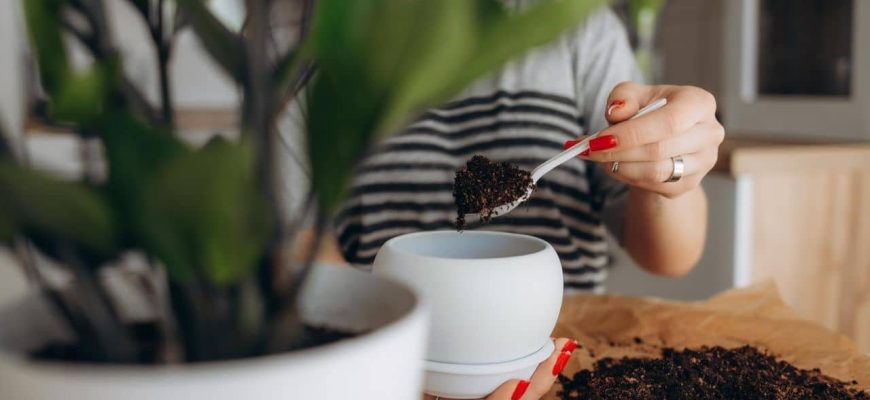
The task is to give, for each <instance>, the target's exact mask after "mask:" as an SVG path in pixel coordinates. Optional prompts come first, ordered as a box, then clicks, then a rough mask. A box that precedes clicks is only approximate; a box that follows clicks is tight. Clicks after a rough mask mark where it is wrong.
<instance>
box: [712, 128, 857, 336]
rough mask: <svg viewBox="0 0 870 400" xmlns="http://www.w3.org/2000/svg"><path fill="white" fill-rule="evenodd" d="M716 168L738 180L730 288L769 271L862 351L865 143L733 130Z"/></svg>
mask: <svg viewBox="0 0 870 400" xmlns="http://www.w3.org/2000/svg"><path fill="white" fill-rule="evenodd" d="M717 173H724V174H729V175H730V176H732V177H733V178H734V179H735V180H736V181H737V182H738V185H736V187H737V193H735V196H736V197H737V199H738V202H737V203H738V206H737V212H736V224H735V226H736V227H735V243H734V245H733V246H734V250H735V259H734V265H733V267H734V277H735V278H734V279H735V282H734V283H735V286H741V285H745V284H749V283H753V282H757V281H761V280H765V279H771V278H772V279H773V280H775V281H776V283H777V285H778V286H779V290H780V292H781V293H782V295H783V297H784V298H785V300H786V301H787V302H788V303H789V304H790V305H791V306H792V307H794V308H795V309H796V310H797V311H798V312H799V313H800V314H801V315H802V316H804V317H806V318H809V319H812V320H814V321H817V322H819V323H822V324H824V325H825V326H827V327H828V328H830V329H833V330H835V331H838V332H840V333H843V334H845V335H848V336H849V337H851V338H852V339H854V340H855V341H856V342H857V343H858V345H859V347H860V349H861V350H862V351H864V352H870V145H868V144H832V143H828V144H825V143H814V144H808V143H789V142H783V141H782V140H777V141H765V140H758V139H739V138H738V139H733V138H732V139H729V140H728V141H727V142H726V144H725V145H723V148H722V156H721V157H720V163H719V166H718V167H717ZM741 199H742V200H741ZM711 229H716V227H713V226H711Z"/></svg>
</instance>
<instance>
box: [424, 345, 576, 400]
mask: <svg viewBox="0 0 870 400" xmlns="http://www.w3.org/2000/svg"><path fill="white" fill-rule="evenodd" d="M553 344H554V345H555V348H554V349H553V353H552V354H550V357H547V359H546V360H544V361H542V362H541V363H540V364H538V368H536V369H535V372H534V373H532V376H531V378H529V380H527V381H525V380H519V379H511V380H509V381H507V382H505V383H503V384H502V385H501V386H499V387H498V388H496V389H495V391H494V392H492V393H490V394H489V396H486V398H485V399H483V400H538V399H540V398H542V397H544V395H546V394H547V393H548V392H549V391H550V388H551V387H552V386H553V384H554V383H556V377H557V376H559V374H560V373H561V372H562V369H564V368H565V365H566V364H567V363H568V360H569V359H570V358H571V354H572V353H574V350H575V349H576V348H577V342H576V341H574V340H571V339H568V338H558V339H554V340H553ZM423 400H447V399H446V398H444V397H438V398H436V397H435V396H432V395H428V394H427V395H423Z"/></svg>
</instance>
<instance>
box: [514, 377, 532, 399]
mask: <svg viewBox="0 0 870 400" xmlns="http://www.w3.org/2000/svg"><path fill="white" fill-rule="evenodd" d="M528 388H529V381H519V382H518V383H517V388H516V389H514V394H512V395H511V400H520V397H523V393H525V392H526V389H528Z"/></svg>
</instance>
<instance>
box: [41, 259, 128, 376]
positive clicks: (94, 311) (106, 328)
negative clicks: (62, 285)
mask: <svg viewBox="0 0 870 400" xmlns="http://www.w3.org/2000/svg"><path fill="white" fill-rule="evenodd" d="M57 246H58V250H59V251H58V254H61V258H62V259H63V261H64V263H65V264H66V265H67V266H69V267H70V269H71V270H72V272H73V275H75V277H76V283H77V285H75V287H76V288H77V289H78V290H76V291H75V293H76V294H77V295H78V299H79V301H81V303H82V309H83V310H86V313H87V314H88V316H89V320H90V321H91V324H92V326H93V328H94V331H95V332H94V333H95V334H94V338H95V342H96V343H99V347H100V353H101V354H99V355H96V354H95V356H98V357H100V356H101V358H103V359H104V361H109V362H133V361H135V360H136V346H135V344H134V342H133V341H132V340H131V339H130V337H129V336H128V335H127V331H126V329H125V328H124V325H123V323H122V322H121V320H120V318H119V317H118V315H117V313H116V312H115V310H114V309H113V308H112V305H111V300H110V299H109V295H108V294H107V293H106V291H105V290H104V288H103V287H102V285H101V283H100V282H99V277H98V276H97V275H96V274H95V273H94V271H93V270H91V269H90V268H88V266H86V265H84V264H83V263H82V261H81V260H80V258H79V256H78V255H77V254H76V251H75V250H74V249H73V247H72V245H70V244H69V243H67V242H59V243H58V244H57Z"/></svg>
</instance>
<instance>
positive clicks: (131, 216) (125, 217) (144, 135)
mask: <svg viewBox="0 0 870 400" xmlns="http://www.w3.org/2000/svg"><path fill="white" fill-rule="evenodd" d="M96 129H97V130H98V131H99V133H100V135H101V137H102V139H103V146H104V150H105V156H106V160H107V162H108V169H109V177H108V182H107V188H106V189H107V192H108V195H109V197H110V199H111V200H112V204H113V206H114V207H115V209H116V210H117V212H118V214H119V217H120V218H121V220H122V221H123V222H124V223H125V224H126V227H125V229H124V232H125V233H128V236H125V237H124V238H123V240H124V241H125V242H127V243H128V244H129V243H132V242H133V241H135V239H136V237H135V235H136V233H137V232H139V231H140V229H141V226H142V224H143V220H144V219H145V217H144V216H143V214H142V213H141V212H140V210H141V208H142V207H143V206H144V204H143V203H144V202H145V198H144V191H145V189H146V185H147V183H148V182H150V180H151V179H152V177H153V176H154V174H156V173H157V172H159V169H160V167H161V166H163V165H165V164H166V163H168V162H169V161H170V160H172V159H174V158H176V157H181V156H184V155H187V154H189V153H190V149H188V148H187V146H185V145H184V144H183V143H182V142H181V141H179V140H178V139H177V138H176V137H175V136H173V135H170V134H168V133H167V132H164V131H163V130H161V129H159V128H156V127H153V126H149V125H147V124H145V123H144V122H142V121H140V120H138V119H136V118H134V117H133V116H131V115H129V114H126V113H123V112H117V113H111V114H107V115H104V116H103V118H101V119H100V120H99V123H98V125H97V126H96ZM130 234H132V235H133V236H132V237H131V236H130Z"/></svg>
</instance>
